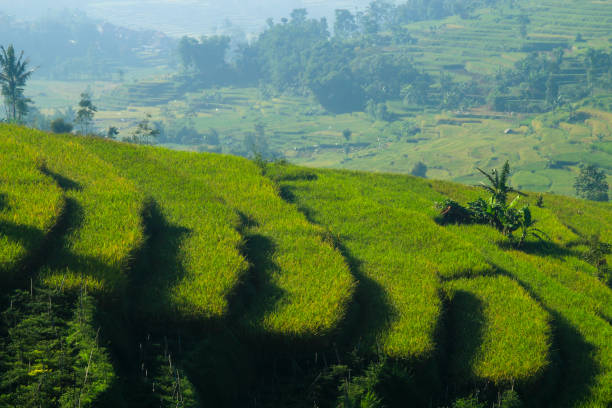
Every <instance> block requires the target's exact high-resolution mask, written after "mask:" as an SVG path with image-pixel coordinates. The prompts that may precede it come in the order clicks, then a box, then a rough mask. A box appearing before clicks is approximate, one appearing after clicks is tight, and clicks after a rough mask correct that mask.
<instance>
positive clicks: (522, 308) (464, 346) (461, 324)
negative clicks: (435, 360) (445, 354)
mask: <svg viewBox="0 0 612 408" xmlns="http://www.w3.org/2000/svg"><path fill="white" fill-rule="evenodd" d="M444 290H445V292H446V293H447V296H448V298H449V302H450V304H451V310H450V315H451V319H452V325H453V327H455V328H456V329H455V330H453V331H451V333H450V335H451V336H452V340H453V341H452V343H451V345H450V347H451V349H452V351H453V353H452V355H451V364H450V371H451V372H450V374H451V376H452V378H453V382H455V383H458V384H462V383H466V382H467V383H478V382H482V381H492V382H494V383H496V384H498V385H509V384H514V383H515V382H523V381H532V380H533V379H535V378H537V377H538V375H539V374H541V373H542V372H543V371H544V370H545V369H546V368H547V367H548V365H549V355H548V354H549V346H550V343H551V333H550V326H549V320H550V318H551V317H550V315H549V314H548V313H547V312H546V311H544V310H543V309H542V308H541V307H540V306H539V305H538V304H537V302H535V301H534V300H533V299H532V298H531V297H530V295H529V294H528V293H527V292H526V291H525V290H524V289H523V288H521V287H520V286H519V285H518V284H517V283H516V282H514V281H513V280H511V279H509V278H507V277H505V276H496V277H477V278H474V279H459V280H454V281H451V282H448V283H447V284H446V285H445V287H444Z"/></svg>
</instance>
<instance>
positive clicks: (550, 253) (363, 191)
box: [0, 115, 612, 408]
mask: <svg viewBox="0 0 612 408" xmlns="http://www.w3.org/2000/svg"><path fill="white" fill-rule="evenodd" d="M593 117H595V118H596V117H597V116H596V115H594V116H593ZM490 168H491V166H488V167H485V170H486V171H485V174H487V175H489V176H491V180H492V181H495V182H496V184H495V183H494V185H493V187H490V188H491V191H493V192H494V195H493V196H492V198H491V200H490V201H487V200H486V199H487V194H488V193H487V191H485V190H483V189H481V188H477V187H469V186H465V185H460V184H455V183H453V182H449V181H436V180H433V179H423V178H417V177H413V176H406V175H397V174H391V173H384V172H381V173H365V172H359V171H353V170H340V169H339V170H326V169H312V168H308V167H298V166H295V165H292V164H288V163H287V162H285V161H265V160H262V159H261V158H258V159H256V160H248V159H245V158H240V157H236V156H228V155H221V154H217V153H197V152H180V151H174V150H168V149H164V148H160V147H151V146H143V145H135V144H128V143H122V142H115V141H109V140H103V139H101V138H95V137H84V136H74V135H52V134H49V133H45V132H40V131H36V130H32V129H28V128H25V127H19V126H14V125H5V124H2V125H0V243H1V245H0V282H1V284H0V309H1V319H0V407H26V406H37V407H39V406H40V407H60V406H61V407H68V406H83V407H85V406H91V407H106V406H113V407H150V406H162V407H200V406H202V407H204V406H215V407H223V406H232V407H233V406H236V407H281V406H282V407H313V406H315V407H399V406H402V407H405V406H414V407H434V408H435V407H585V408H586V407H590V408H599V407H601V408H605V407H609V406H611V405H612V289H611V287H610V286H609V285H610V284H611V283H612V277H611V276H610V275H611V274H610V270H609V266H608V265H610V264H612V256H611V255H610V253H611V251H610V245H609V244H607V243H609V242H612V204H611V203H608V202H606V203H604V202H590V201H582V200H578V199H574V198H569V197H564V196H558V195H553V194H543V195H538V194H533V193H529V191H521V193H525V194H526V196H524V197H521V198H520V203H521V204H520V205H521V206H523V205H525V207H522V209H520V210H518V209H516V208H518V207H514V206H515V205H516V201H513V200H514V197H515V196H516V193H513V192H512V190H511V189H509V188H508V189H506V187H507V185H506V184H504V183H506V176H505V175H506V173H505V172H502V173H501V174H502V181H501V182H500V181H499V177H498V176H499V174H500V173H495V172H494V173H489V172H488V171H489V170H490ZM524 172H525V170H520V171H518V172H516V173H514V174H513V175H511V176H509V178H508V180H510V181H511V183H510V184H511V185H513V186H515V187H517V188H519V189H520V190H523V188H524V186H530V185H531V184H530V182H529V181H530V180H531V177H530V176H529V175H528V174H527V175H523V174H524ZM481 176H482V175H481ZM494 176H495V177H494ZM521 177H524V178H525V179H526V181H525V182H521V183H517V182H516V181H517V180H521ZM480 180H485V181H486V179H484V177H481V178H480ZM519 184H520V185H521V187H519ZM506 196H507V197H506ZM479 197H484V198H485V199H484V200H482V199H481V200H478V199H479ZM506 198H507V200H508V202H512V203H511V204H507V202H506ZM475 200H476V201H475ZM487 202H488V203H489V204H488V205H489V206H492V208H493V210H495V211H502V212H501V213H500V214H505V216H506V217H507V218H508V217H510V215H512V216H514V217H515V221H513V222H514V224H512V225H510V224H508V223H506V221H504V222H503V223H501V221H499V220H501V218H499V219H498V218H488V220H489V221H488V222H480V221H482V220H480V221H479V220H478V215H477V214H481V215H480V216H481V217H482V216H483V215H482V213H478V208H481V207H478V205H482V206H485V207H486V205H487ZM436 203H437V204H436ZM479 203H480V204H479ZM436 206H437V207H439V208H441V209H442V210H440V209H438V208H436ZM487 208H489V207H487ZM489 209H490V208H489ZM493 210H490V211H489V212H490V213H492V211H493ZM491 217H493V216H491ZM517 220H518V221H517ZM534 220H537V224H536V226H537V229H536V228H534V227H533V225H534ZM498 221H499V222H500V223H498ZM502 221H503V220H502ZM521 232H522V233H521Z"/></svg>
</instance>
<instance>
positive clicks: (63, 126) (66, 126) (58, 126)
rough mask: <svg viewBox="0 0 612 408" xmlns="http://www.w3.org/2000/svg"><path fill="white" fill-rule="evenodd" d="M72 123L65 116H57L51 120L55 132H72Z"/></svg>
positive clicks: (52, 129)
mask: <svg viewBox="0 0 612 408" xmlns="http://www.w3.org/2000/svg"><path fill="white" fill-rule="evenodd" d="M73 128H74V126H72V123H68V122H66V121H65V120H64V118H57V119H54V120H53V121H52V122H51V131H52V132H53V133H70V132H72V129H73Z"/></svg>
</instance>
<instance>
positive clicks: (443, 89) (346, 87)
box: [179, 0, 612, 113]
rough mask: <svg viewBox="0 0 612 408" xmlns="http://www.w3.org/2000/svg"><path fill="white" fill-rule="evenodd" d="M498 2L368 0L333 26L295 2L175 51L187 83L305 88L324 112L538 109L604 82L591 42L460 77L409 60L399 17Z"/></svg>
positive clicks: (609, 79) (607, 76) (605, 57)
mask: <svg viewBox="0 0 612 408" xmlns="http://www.w3.org/2000/svg"><path fill="white" fill-rule="evenodd" d="M500 1H501V0H500ZM498 2H499V1H496V0H488V1H487V0H483V1H476V0H473V1H472V0H451V1H442V0H440V1H425V0H410V1H407V2H403V3H400V4H394V3H391V2H387V1H384V0H376V1H373V2H372V3H370V5H369V7H368V8H367V9H366V10H364V11H360V12H355V13H352V12H351V11H349V10H345V9H341V10H336V18H335V22H334V24H333V27H330V26H329V24H328V22H327V20H326V19H312V18H309V16H308V14H307V11H306V10H305V9H296V10H294V11H293V12H292V13H291V15H290V17H289V18H284V19H282V20H281V21H280V22H274V21H273V20H271V19H270V20H268V26H267V28H266V29H265V30H264V31H263V32H262V33H261V34H260V35H259V36H258V37H257V39H256V40H254V41H252V42H250V43H243V44H240V45H238V46H237V47H235V49H232V48H231V47H232V44H231V39H230V38H229V37H208V38H202V39H199V40H196V39H193V38H187V37H186V38H183V40H182V41H181V45H180V47H179V55H180V56H181V60H182V63H183V66H184V68H185V73H187V74H188V75H187V77H186V78H185V79H187V80H189V81H190V83H191V84H192V85H193V84H196V85H197V84H201V85H203V86H215V85H237V86H259V87H261V88H264V89H266V93H267V94H270V93H274V92H277V93H292V94H298V95H306V94H311V95H314V97H315V98H316V99H317V100H318V101H319V102H320V103H321V105H322V106H323V107H324V108H325V109H327V110H328V111H330V112H333V113H344V112H351V111H363V110H366V109H368V106H375V105H376V104H380V103H384V102H385V101H388V100H391V99H395V100H397V99H400V98H401V99H403V101H404V103H405V104H406V105H408V106H418V107H433V108H441V109H465V108H469V107H471V106H475V105H483V104H485V103H487V102H489V104H490V105H491V106H492V107H493V108H494V109H496V110H499V111H535V112H541V111H546V110H550V109H554V108H556V107H559V106H561V105H563V104H566V103H567V102H570V101H575V100H578V99H581V98H583V97H585V96H588V94H589V93H591V92H593V90H595V89H598V88H605V89H610V88H612V68H611V67H612V64H611V61H612V56H611V55H610V54H608V53H606V52H605V51H601V50H589V51H588V52H587V53H585V54H584V55H581V56H578V57H572V58H571V61H570V59H569V58H567V57H566V56H565V53H564V51H563V50H562V49H556V50H553V51H537V52H533V53H531V54H530V55H528V56H527V57H526V58H524V59H522V60H521V61H519V62H517V63H516V64H515V66H514V67H513V68H511V69H505V70H502V69H500V71H499V72H498V73H497V75H491V76H489V75H481V76H480V77H479V78H477V79H476V78H475V79H474V80H467V81H466V80H464V81H462V82H460V81H457V80H456V79H454V78H453V76H452V75H450V74H447V73H445V72H441V73H432V72H424V71H423V69H422V68H421V67H420V66H418V65H417V64H415V62H414V61H413V59H412V56H411V53H410V46H411V45H412V44H415V43H416V40H415V38H413V37H412V36H411V35H410V32H408V31H407V29H406V28H405V25H406V24H407V23H410V22H414V21H420V20H427V19H439V18H443V17H446V16H448V15H461V16H463V17H465V18H469V17H470V15H471V13H472V12H473V11H474V10H475V9H477V8H479V7H483V6H490V5H492V4H494V3H498ZM519 21H523V23H524V19H520V18H519ZM230 50H232V52H231V58H230V57H229V55H230ZM372 104H374V105H372Z"/></svg>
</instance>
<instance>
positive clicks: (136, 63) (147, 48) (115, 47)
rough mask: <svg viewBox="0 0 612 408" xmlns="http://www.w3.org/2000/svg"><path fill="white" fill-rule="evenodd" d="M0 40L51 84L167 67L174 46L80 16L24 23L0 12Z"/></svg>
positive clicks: (154, 35)
mask: <svg viewBox="0 0 612 408" xmlns="http://www.w3.org/2000/svg"><path fill="white" fill-rule="evenodd" d="M0 38H1V39H2V40H1V43H2V45H4V46H5V47H6V46H8V45H9V44H13V45H14V46H15V48H16V49H17V50H23V51H24V52H25V54H26V56H27V57H28V58H29V59H30V61H31V65H32V66H34V67H38V70H37V72H36V77H37V78H38V79H42V78H45V79H55V80H58V79H60V80H79V79H84V80H87V79H89V80H112V79H114V80H120V79H122V74H121V72H125V71H127V70H129V69H130V68H134V67H144V66H146V67H157V66H160V65H166V66H167V65H168V64H170V62H171V61H170V55H171V53H172V52H173V50H174V47H175V46H176V43H175V41H174V40H172V39H170V38H168V37H167V36H165V35H164V34H163V33H161V32H160V31H151V30H150V31H136V30H132V29H129V28H123V27H119V26H116V25H113V24H110V23H108V22H105V21H102V20H96V19H92V18H89V17H87V16H86V15H84V14H83V13H80V12H75V11H63V12H58V13H52V14H49V15H47V16H45V17H41V18H40V19H36V20H34V21H23V20H21V19H18V18H15V17H11V16H8V15H6V14H2V8H1V7H0Z"/></svg>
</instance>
